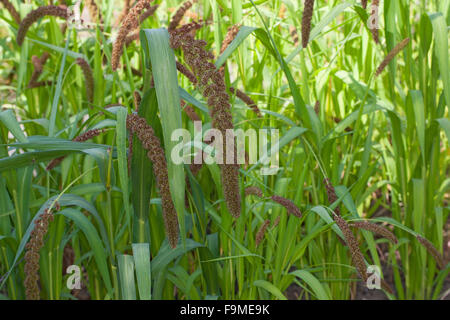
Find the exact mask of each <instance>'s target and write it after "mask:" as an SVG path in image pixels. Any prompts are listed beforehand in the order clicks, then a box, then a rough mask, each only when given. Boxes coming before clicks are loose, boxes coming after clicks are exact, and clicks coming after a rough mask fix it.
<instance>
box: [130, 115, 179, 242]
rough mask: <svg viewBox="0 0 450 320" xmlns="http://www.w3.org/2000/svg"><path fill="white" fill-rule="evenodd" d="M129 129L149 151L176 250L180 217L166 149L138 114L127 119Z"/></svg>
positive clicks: (166, 221) (171, 240) (166, 223)
mask: <svg viewBox="0 0 450 320" xmlns="http://www.w3.org/2000/svg"><path fill="white" fill-rule="evenodd" d="M127 128H128V129H129V130H130V131H131V132H132V133H134V134H136V135H137V137H138V139H139V141H140V142H141V143H142V147H143V148H144V149H145V150H147V151H148V152H147V156H148V158H149V159H150V161H151V162H152V164H153V172H154V174H155V177H156V185H157V186H158V189H159V193H160V196H161V205H162V210H163V218H164V225H165V229H166V235H167V238H168V239H169V244H170V246H171V247H172V248H175V247H176V246H177V243H178V234H179V230H178V216H177V212H176V210H175V205H174V203H173V200H172V196H171V194H170V186H169V174H168V171H167V162H166V157H165V154H164V149H163V148H162V147H161V142H160V140H159V139H158V137H157V136H156V135H155V132H154V131H153V128H152V127H151V126H150V125H149V124H148V123H147V121H146V120H145V119H144V118H141V117H139V116H138V115H137V114H131V115H129V116H128V117H127Z"/></svg>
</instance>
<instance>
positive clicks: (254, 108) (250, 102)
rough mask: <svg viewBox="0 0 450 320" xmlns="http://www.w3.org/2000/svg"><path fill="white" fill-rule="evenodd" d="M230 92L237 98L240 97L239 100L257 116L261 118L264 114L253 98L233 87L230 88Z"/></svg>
mask: <svg viewBox="0 0 450 320" xmlns="http://www.w3.org/2000/svg"><path fill="white" fill-rule="evenodd" d="M230 92H231V93H232V94H235V95H236V97H238V98H239V99H241V100H242V101H243V102H244V103H245V104H246V105H247V106H248V107H249V108H250V109H252V111H253V112H254V113H256V115H257V116H258V117H259V118H261V117H262V114H261V111H260V110H259V108H258V106H257V105H256V103H255V101H253V99H252V98H250V97H249V96H248V95H246V94H245V93H244V92H242V91H241V90H239V89H235V88H233V87H230Z"/></svg>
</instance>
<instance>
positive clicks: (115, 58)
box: [111, 0, 152, 71]
mask: <svg viewBox="0 0 450 320" xmlns="http://www.w3.org/2000/svg"><path fill="white" fill-rule="evenodd" d="M151 1H152V0H139V1H138V2H137V3H136V5H135V6H134V7H133V8H131V9H130V10H129V12H128V14H127V16H126V17H125V19H124V20H123V22H122V24H121V26H120V29H119V32H118V34H117V38H116V40H115V41H114V45H113V50H112V57H111V67H112V69H113V70H114V71H115V70H117V68H118V67H119V62H120V57H121V56H122V53H123V46H124V44H125V42H126V38H127V35H128V33H130V32H131V31H133V30H134V29H137V28H138V27H139V23H140V20H139V17H140V15H141V13H142V11H143V10H144V9H149V8H150V2H151Z"/></svg>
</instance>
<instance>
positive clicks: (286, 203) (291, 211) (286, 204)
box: [271, 195, 302, 218]
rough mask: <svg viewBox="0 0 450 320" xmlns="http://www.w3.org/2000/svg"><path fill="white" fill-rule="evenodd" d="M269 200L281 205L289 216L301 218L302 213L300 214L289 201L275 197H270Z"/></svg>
mask: <svg viewBox="0 0 450 320" xmlns="http://www.w3.org/2000/svg"><path fill="white" fill-rule="evenodd" d="M271 199H272V200H273V201H275V202H276V203H278V204H281V205H282V206H283V207H285V208H286V210H287V212H288V213H289V214H292V215H294V216H296V217H297V218H301V217H302V213H301V212H300V209H299V208H298V207H297V206H296V205H295V204H294V203H293V202H292V201H291V200H289V199H286V198H283V197H280V196H277V195H273V196H272V197H271Z"/></svg>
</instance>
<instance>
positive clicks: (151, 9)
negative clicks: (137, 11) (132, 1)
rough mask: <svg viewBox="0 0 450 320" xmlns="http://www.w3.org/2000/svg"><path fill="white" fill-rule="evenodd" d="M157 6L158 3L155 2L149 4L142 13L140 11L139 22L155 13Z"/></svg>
mask: <svg viewBox="0 0 450 320" xmlns="http://www.w3.org/2000/svg"><path fill="white" fill-rule="evenodd" d="M158 7H159V4H155V5H154V6H151V7H150V8H148V9H147V10H146V11H144V13H142V14H141V15H140V17H139V24H141V23H142V22H144V21H145V20H146V19H147V18H148V17H150V16H152V15H153V14H154V13H155V11H156V9H158Z"/></svg>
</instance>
